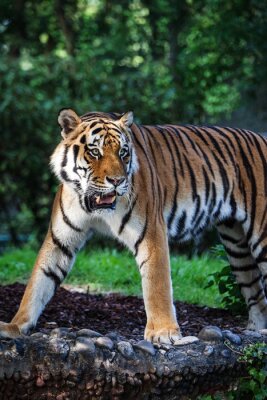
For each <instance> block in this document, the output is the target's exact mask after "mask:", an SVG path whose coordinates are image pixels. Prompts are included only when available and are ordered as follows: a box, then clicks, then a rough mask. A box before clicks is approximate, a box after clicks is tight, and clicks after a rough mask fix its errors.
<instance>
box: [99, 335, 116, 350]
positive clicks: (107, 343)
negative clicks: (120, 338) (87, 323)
mask: <svg viewBox="0 0 267 400" xmlns="http://www.w3.org/2000/svg"><path fill="white" fill-rule="evenodd" d="M95 344H96V345H97V346H99V347H104V348H106V349H109V350H112V349H113V347H114V343H113V342H112V340H111V339H110V338H108V337H107V336H101V337H98V338H97V339H96V340H95Z"/></svg>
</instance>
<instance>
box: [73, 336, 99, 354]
mask: <svg viewBox="0 0 267 400" xmlns="http://www.w3.org/2000/svg"><path fill="white" fill-rule="evenodd" d="M73 350H74V351H78V352H79V353H81V354H88V353H90V354H94V353H95V351H96V348H95V344H94V342H93V340H92V339H90V338H88V337H85V336H80V337H78V338H77V339H76V342H75V346H74V348H73Z"/></svg>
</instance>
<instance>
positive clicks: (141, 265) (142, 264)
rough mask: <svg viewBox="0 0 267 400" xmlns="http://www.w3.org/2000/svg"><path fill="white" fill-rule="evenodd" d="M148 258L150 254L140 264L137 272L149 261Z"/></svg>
mask: <svg viewBox="0 0 267 400" xmlns="http://www.w3.org/2000/svg"><path fill="white" fill-rule="evenodd" d="M150 258H151V254H150V255H149V256H148V257H147V258H146V259H145V260H144V261H142V262H141V264H140V265H139V270H141V268H142V267H143V266H144V264H146V263H147V262H148V261H149V259H150Z"/></svg>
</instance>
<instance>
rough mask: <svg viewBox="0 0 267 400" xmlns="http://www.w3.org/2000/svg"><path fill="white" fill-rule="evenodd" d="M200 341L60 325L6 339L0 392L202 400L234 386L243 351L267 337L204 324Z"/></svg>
mask: <svg viewBox="0 0 267 400" xmlns="http://www.w3.org/2000/svg"><path fill="white" fill-rule="evenodd" d="M199 337H200V340H199V341H197V342H195V343H191V344H185V345H181V346H171V345H152V344H151V343H149V342H146V341H140V342H134V341H133V340H130V341H126V340H121V339H120V337H119V336H118V335H117V334H116V333H112V334H109V335H107V336H102V335H100V334H99V333H98V332H94V331H91V330H89V329H82V330H79V331H73V330H71V329H68V328H56V329H53V330H51V332H50V333H49V334H44V333H41V332H37V333H34V334H33V335H31V336H28V337H21V338H18V339H16V340H4V339H2V340H1V341H0V399H3V400H9V399H10V400H11V399H32V400H37V399H38V400H45V399H49V400H50V399H51V400H54V399H55V400H67V399H68V400H72V399H73V400H79V399H81V400H85V399H99V400H100V399H103V400H105V399H113V400H119V399H146V400H148V399H149V400H150V399H168V400H169V399H170V400H174V399H187V398H189V399H194V398H195V397H196V396H197V395H198V394H200V393H214V392H216V391H218V390H224V391H225V390H227V389H228V388H229V387H231V385H233V384H234V383H235V382H236V380H237V379H238V378H239V377H241V376H245V375H246V365H245V364H243V363H240V362H239V361H238V358H239V356H240V353H242V350H243V348H244V347H245V346H246V345H248V344H251V343H256V342H266V343H267V336H266V335H260V334H258V333H253V332H250V331H244V334H242V335H234V334H233V333H231V332H230V331H223V332H222V331H220V329H219V328H216V327H208V328H204V329H203V330H202V331H201V332H200V334H199Z"/></svg>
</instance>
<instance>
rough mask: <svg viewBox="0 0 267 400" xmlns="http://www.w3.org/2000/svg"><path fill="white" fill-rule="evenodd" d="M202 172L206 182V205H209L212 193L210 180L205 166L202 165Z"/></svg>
mask: <svg viewBox="0 0 267 400" xmlns="http://www.w3.org/2000/svg"><path fill="white" fill-rule="evenodd" d="M202 172H203V176H204V181H205V204H207V203H208V199H209V193H210V180H209V177H208V174H207V172H206V170H205V167H204V166H203V165H202Z"/></svg>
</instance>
